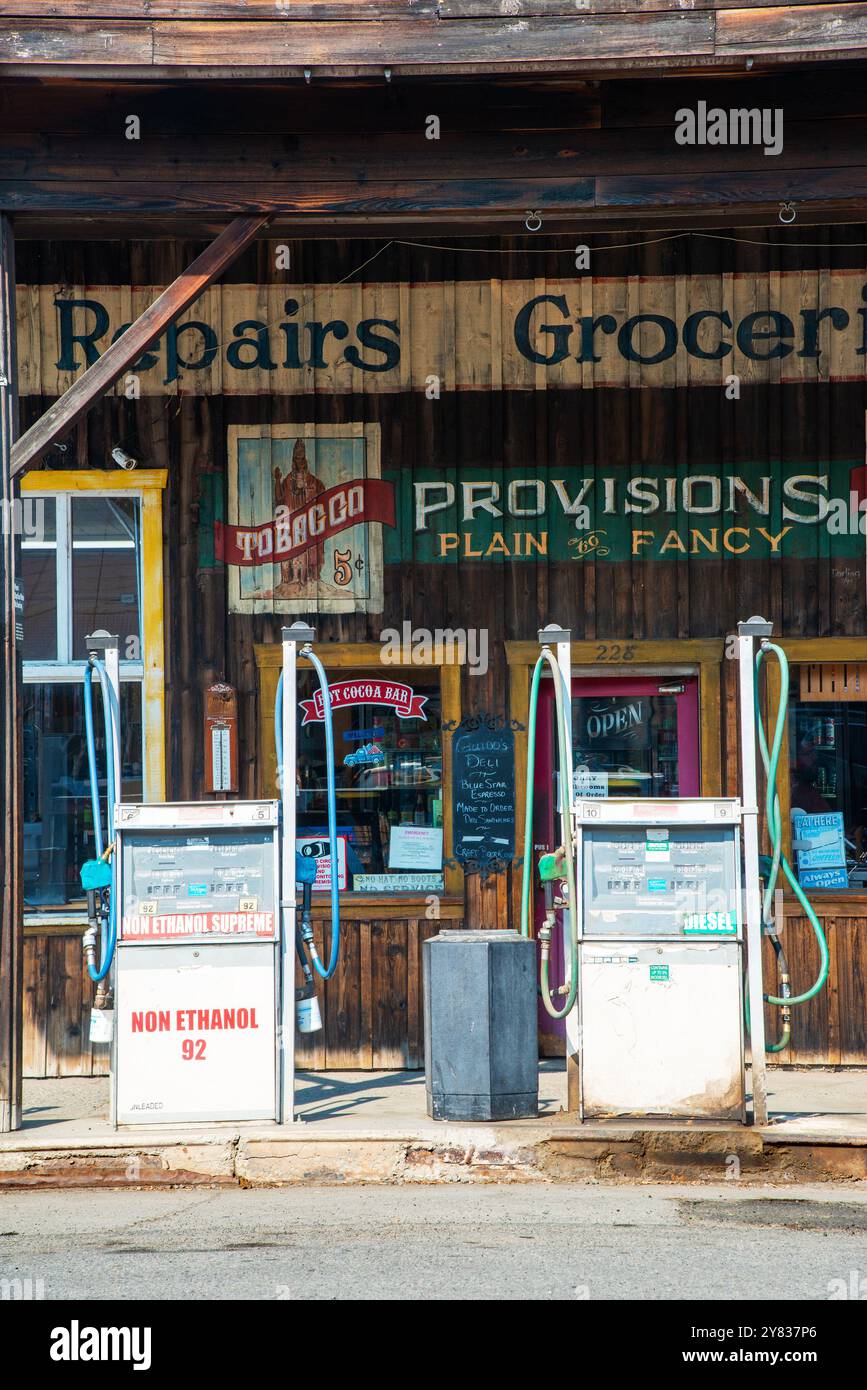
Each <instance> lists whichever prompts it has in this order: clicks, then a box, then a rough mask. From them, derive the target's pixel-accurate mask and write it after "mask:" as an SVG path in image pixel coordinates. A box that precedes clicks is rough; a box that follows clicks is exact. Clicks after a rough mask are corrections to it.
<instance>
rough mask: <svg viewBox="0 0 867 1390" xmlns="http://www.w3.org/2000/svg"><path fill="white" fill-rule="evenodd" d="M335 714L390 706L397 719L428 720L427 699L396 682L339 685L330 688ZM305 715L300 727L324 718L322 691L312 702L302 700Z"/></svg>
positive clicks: (338, 683) (300, 702) (338, 682)
mask: <svg viewBox="0 0 867 1390" xmlns="http://www.w3.org/2000/svg"><path fill="white" fill-rule="evenodd" d="M329 690H330V691H331V708H332V710H338V709H346V708H348V706H350V705H390V706H391V708H392V709H393V710H394V712H395V714H396V715H397V717H398V719H424V720H426V719H427V715H426V714H425V712H424V706H425V705H426V704H427V701H428V696H427V695H416V693H415V691H414V690H413V688H412V686H409V685H400V684H399V683H398V682H396V681H373V680H371V681H365V680H355V681H337V682H336V683H335V684H334V685H331V686H329ZM299 704H300V706H301V708H302V709H303V711H304V718H303V719H302V721H301V723H302V725H304V724H315V723H318V722H320V721H321V720H322V719H323V718H324V716H325V706H324V702H323V699H322V691H321V690H317V691H316V694H315V695H314V696H313V699H312V700H300V701H299Z"/></svg>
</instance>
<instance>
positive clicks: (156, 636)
mask: <svg viewBox="0 0 867 1390" xmlns="http://www.w3.org/2000/svg"><path fill="white" fill-rule="evenodd" d="M167 481H168V470H167V469H165V468H140V469H136V470H135V471H134V472H127V471H126V470H125V469H117V470H115V469H95V468H94V469H83V470H82V471H81V472H78V471H77V470H75V471H73V470H59V471H57V472H55V471H54V470H52V471H48V470H42V469H38V470H36V471H34V472H32V473H26V474H25V475H24V477H23V478H22V479H21V492H22V495H24V496H31V497H32V496H46V497H47V496H52V495H60V494H67V495H72V496H75V495H76V494H78V493H84V492H91V493H102V494H105V495H106V496H114V497H116V496H120V495H123V496H125V497H137V498H138V499H139V503H140V505H141V536H142V557H141V558H142V563H141V574H142V581H141V582H142V592H141V597H140V602H141V614H142V723H143V726H144V776H143V779H142V780H143V794H144V798H145V801H165V799H166V713H165V708H166V696H165V684H166V683H165V644H164V628H163V492H164V490H165V487H166V483H167Z"/></svg>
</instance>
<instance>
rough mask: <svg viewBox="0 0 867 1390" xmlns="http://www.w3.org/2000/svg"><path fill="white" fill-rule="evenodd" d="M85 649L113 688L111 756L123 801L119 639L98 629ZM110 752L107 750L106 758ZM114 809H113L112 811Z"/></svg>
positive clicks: (118, 796) (89, 634)
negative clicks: (101, 668)
mask: <svg viewBox="0 0 867 1390" xmlns="http://www.w3.org/2000/svg"><path fill="white" fill-rule="evenodd" d="M84 645H85V649H86V651H87V655H88V656H93V657H96V658H97V660H101V661H102V662H103V664H104V666H105V673H106V675H107V676H108V683H109V685H110V686H111V692H110V695H109V698H110V699H111V701H112V706H113V708H112V713H113V714H114V719H113V720H112V728H113V730H114V738H113V740H112V749H111V756H112V758H113V760H114V786H115V792H116V795H117V799H118V801H122V800H123V797H122V795H121V785H120V773H121V761H120V652H119V647H118V638H117V637H116V636H112V635H111V633H108V632H106V631H105V629H104V628H97V630H96V632H90V633H88V635H87V636H86V637H85V639H84ZM107 756H108V750H107V749H106V757H107ZM113 810H114V808H112V811H113Z"/></svg>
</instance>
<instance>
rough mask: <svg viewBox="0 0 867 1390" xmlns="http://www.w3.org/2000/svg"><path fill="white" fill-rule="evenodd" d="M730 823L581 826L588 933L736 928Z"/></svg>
mask: <svg viewBox="0 0 867 1390" xmlns="http://www.w3.org/2000/svg"><path fill="white" fill-rule="evenodd" d="M736 855H737V839H736V829H735V827H734V826H686V825H676V824H673V825H672V826H671V827H670V828H668V829H663V828H660V827H658V826H652V827H650V826H631V825H609V826H602V825H596V826H587V827H585V828H584V831H583V874H582V878H583V899H584V932H585V934H586V935H588V936H603V935H611V936H657V935H662V936H696V935H697V936H728V937H733V936H736V935H737V932H738V915H737V891H738V874H737V858H736Z"/></svg>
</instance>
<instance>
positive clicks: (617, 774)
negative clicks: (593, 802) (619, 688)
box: [572, 695, 680, 797]
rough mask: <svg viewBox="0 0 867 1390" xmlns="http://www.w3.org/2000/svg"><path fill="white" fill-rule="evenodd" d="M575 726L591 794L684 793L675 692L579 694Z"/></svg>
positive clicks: (583, 782) (578, 766)
mask: <svg viewBox="0 0 867 1390" xmlns="http://www.w3.org/2000/svg"><path fill="white" fill-rule="evenodd" d="M572 730H573V752H574V756H575V777H576V787H577V788H578V789H579V790H582V791H583V792H584V793H585V794H586V795H589V796H628V797H640V796H679V795H680V790H679V785H678V741H677V696H676V695H599V696H596V695H576V696H574V697H573V699H572Z"/></svg>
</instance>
